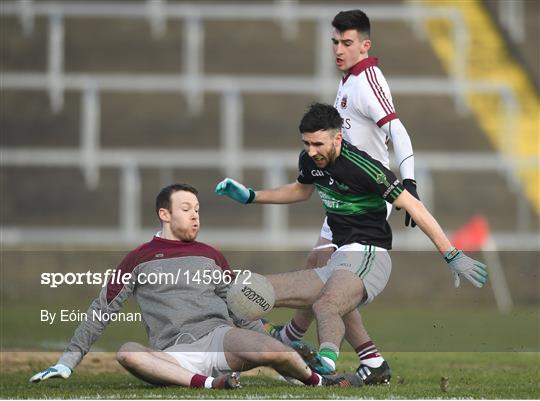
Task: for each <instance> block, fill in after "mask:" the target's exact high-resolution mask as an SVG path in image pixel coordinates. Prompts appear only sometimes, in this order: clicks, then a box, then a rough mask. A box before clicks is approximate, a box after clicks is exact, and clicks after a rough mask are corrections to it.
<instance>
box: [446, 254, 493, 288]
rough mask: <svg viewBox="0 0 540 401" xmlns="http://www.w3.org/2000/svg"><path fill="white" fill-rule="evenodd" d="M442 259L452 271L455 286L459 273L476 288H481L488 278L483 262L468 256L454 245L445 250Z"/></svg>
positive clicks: (458, 280) (458, 279)
mask: <svg viewBox="0 0 540 401" xmlns="http://www.w3.org/2000/svg"><path fill="white" fill-rule="evenodd" d="M444 260H446V263H448V266H449V267H450V270H452V272H453V273H454V287H456V288H458V287H459V284H460V278H459V276H460V275H461V276H463V277H465V278H466V279H467V280H469V281H470V282H471V283H472V285H474V286H475V287H478V288H482V287H483V286H484V284H485V283H486V281H487V279H488V273H487V270H486V267H487V266H486V265H485V264H483V263H482V262H479V261H477V260H474V259H473V258H470V257H468V256H467V255H465V254H464V253H463V251H460V250H458V249H456V248H455V247H453V248H452V249H450V250H449V251H448V252H446V254H445V255H444Z"/></svg>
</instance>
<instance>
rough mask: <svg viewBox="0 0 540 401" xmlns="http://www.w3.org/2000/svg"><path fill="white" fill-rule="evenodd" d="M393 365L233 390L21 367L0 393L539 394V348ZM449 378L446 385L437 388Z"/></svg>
mask: <svg viewBox="0 0 540 401" xmlns="http://www.w3.org/2000/svg"><path fill="white" fill-rule="evenodd" d="M386 356H387V358H388V360H389V361H390V363H391V366H392V368H393V370H394V378H393V380H392V382H391V384H390V385H387V386H378V387H363V388H357V389H350V388H349V389H337V388H312V387H305V386H293V385H289V384H287V383H284V382H282V381H278V380H276V379H272V378H270V377H266V376H251V377H244V378H243V379H242V384H243V388H242V389H240V390H237V391H216V390H200V389H186V388H178V387H176V388H174V387H167V388H156V387H151V386H148V385H145V384H144V383H142V382H140V381H139V380H137V379H135V378H134V377H131V376H130V375H128V374H127V373H123V372H118V373H97V374H92V373H89V372H84V373H83V372H77V371H76V372H75V373H74V374H73V376H72V377H71V378H70V379H68V380H61V379H57V380H48V381H45V382H42V383H39V384H31V383H28V378H29V376H30V374H31V373H32V372H30V371H25V370H24V369H22V370H20V371H17V372H11V373H3V374H2V376H1V378H0V396H1V397H2V398H37V399H42V398H61V399H65V398H120V399H126V398H138V399H149V398H167V399H185V398H204V399H207V398H239V399H261V398H266V399H281V398H286V399H288V398H308V399H336V398H352V399H358V398H377V399H386V398H398V399H399V398H407V399H416V398H445V399H450V398H488V399H538V398H539V397H540V390H539V384H538V377H539V365H540V359H539V354H538V353H449V352H442V353H405V352H403V353H389V354H387V355H386ZM339 362H340V365H339V367H340V370H352V369H354V367H355V366H356V364H357V361H356V357H355V356H354V355H353V354H351V353H346V354H344V355H343V357H342V358H341V359H340V361H339ZM442 376H445V377H448V380H449V384H448V390H447V391H446V392H444V391H443V390H442V389H441V388H440V380H441V377H442Z"/></svg>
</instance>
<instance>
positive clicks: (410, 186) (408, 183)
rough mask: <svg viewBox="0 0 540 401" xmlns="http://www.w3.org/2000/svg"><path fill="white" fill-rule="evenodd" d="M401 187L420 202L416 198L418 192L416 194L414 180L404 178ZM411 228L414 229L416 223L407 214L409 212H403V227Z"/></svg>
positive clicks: (417, 197)
mask: <svg viewBox="0 0 540 401" xmlns="http://www.w3.org/2000/svg"><path fill="white" fill-rule="evenodd" d="M403 186H404V187H405V189H406V190H407V191H408V192H409V193H410V194H411V195H412V196H414V197H415V198H416V199H418V200H420V197H419V196H418V192H416V181H415V180H412V179H410V178H405V179H404V180H403ZM399 209H400V208H396V210H399ZM409 225H410V226H411V227H416V223H415V222H414V220H413V219H412V218H411V215H410V214H409V212H407V211H406V210H405V226H409Z"/></svg>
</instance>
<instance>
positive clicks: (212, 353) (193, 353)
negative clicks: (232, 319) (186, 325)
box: [163, 326, 232, 377]
mask: <svg viewBox="0 0 540 401" xmlns="http://www.w3.org/2000/svg"><path fill="white" fill-rule="evenodd" d="M231 328H232V327H231V326H219V327H217V328H215V329H214V330H213V331H211V332H210V333H208V334H207V335H205V336H204V337H202V338H200V339H199V340H197V341H195V342H193V343H191V344H176V345H173V346H171V347H169V348H166V349H164V350H163V352H166V353H167V354H169V355H170V356H172V357H173V358H174V359H176V361H177V362H178V363H179V364H180V366H182V367H183V368H184V369H187V370H189V371H190V372H192V373H197V374H199V375H204V376H214V377H215V376H219V375H221V374H224V373H229V372H232V369H231V368H230V366H229V364H228V363H227V359H225V351H224V349H223V338H224V337H225V333H227V332H228V331H229V330H230V329H231Z"/></svg>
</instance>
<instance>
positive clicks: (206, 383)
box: [204, 376, 214, 388]
mask: <svg viewBox="0 0 540 401" xmlns="http://www.w3.org/2000/svg"><path fill="white" fill-rule="evenodd" d="M213 382H214V378H213V377H212V376H208V377H207V378H206V380H205V381H204V388H212V383H213Z"/></svg>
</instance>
